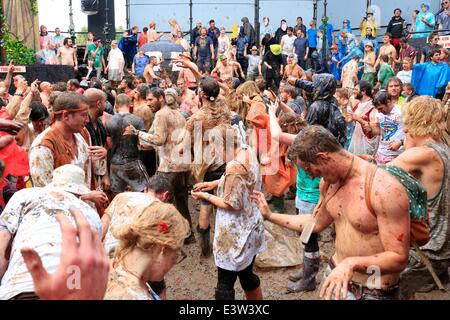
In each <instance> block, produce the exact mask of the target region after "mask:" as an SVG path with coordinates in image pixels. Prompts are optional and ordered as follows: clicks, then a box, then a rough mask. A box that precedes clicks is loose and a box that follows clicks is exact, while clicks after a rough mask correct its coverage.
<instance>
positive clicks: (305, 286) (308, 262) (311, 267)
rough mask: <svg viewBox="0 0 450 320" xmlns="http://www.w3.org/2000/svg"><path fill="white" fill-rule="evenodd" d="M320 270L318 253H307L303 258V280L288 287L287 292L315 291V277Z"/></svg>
mask: <svg viewBox="0 0 450 320" xmlns="http://www.w3.org/2000/svg"><path fill="white" fill-rule="evenodd" d="M319 268H320V253H319V252H307V253H304V258H303V278H302V279H300V280H299V281H297V282H291V283H290V284H289V285H288V292H310V291H314V290H316V276H317V274H318V273H319Z"/></svg>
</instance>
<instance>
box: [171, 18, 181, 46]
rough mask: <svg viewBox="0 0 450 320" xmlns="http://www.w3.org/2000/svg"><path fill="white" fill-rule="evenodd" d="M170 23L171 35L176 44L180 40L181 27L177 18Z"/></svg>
mask: <svg viewBox="0 0 450 320" xmlns="http://www.w3.org/2000/svg"><path fill="white" fill-rule="evenodd" d="M168 22H169V26H170V35H171V36H172V41H173V42H175V41H177V39H178V33H179V32H181V27H180V25H179V24H178V22H177V20H176V19H175V18H171V19H169V21H168Z"/></svg>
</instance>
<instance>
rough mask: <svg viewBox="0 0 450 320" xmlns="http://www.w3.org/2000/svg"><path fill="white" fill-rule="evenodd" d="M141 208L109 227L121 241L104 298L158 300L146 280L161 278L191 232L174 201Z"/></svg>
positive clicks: (176, 257)
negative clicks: (125, 222)
mask: <svg viewBox="0 0 450 320" xmlns="http://www.w3.org/2000/svg"><path fill="white" fill-rule="evenodd" d="M141 210H142V211H141V212H140V213H138V214H137V215H136V217H135V218H134V219H133V220H132V222H131V223H130V224H126V225H120V226H118V227H117V228H113V229H112V233H113V235H114V237H116V238H117V239H118V240H119V241H120V243H119V247H118V248H117V250H116V253H115V255H114V259H113V264H112V271H111V274H110V278H109V283H108V288H107V290H106V296H105V299H106V300H160V298H159V297H158V296H157V295H156V294H155V293H154V292H153V290H152V289H151V288H150V286H149V285H148V282H149V281H153V282H161V281H163V280H164V276H165V275H166V274H167V273H168V272H169V271H170V270H171V269H172V268H173V266H174V265H175V264H176V263H177V261H178V258H179V256H180V253H181V248H182V246H183V242H184V240H185V239H186V238H187V237H188V236H189V234H190V228H189V223H188V222H187V220H186V219H184V218H183V217H182V216H181V214H180V213H179V212H178V211H177V209H176V208H175V207H174V206H173V205H170V204H165V203H161V202H154V203H152V204H151V205H149V206H148V207H146V208H144V209H141Z"/></svg>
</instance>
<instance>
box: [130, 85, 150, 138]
mask: <svg viewBox="0 0 450 320" xmlns="http://www.w3.org/2000/svg"><path fill="white" fill-rule="evenodd" d="M148 91H149V88H148V86H147V85H146V84H145V83H142V84H139V85H138V86H137V87H136V89H135V90H134V92H135V93H134V97H133V110H134V111H133V114H134V115H135V116H137V117H139V118H141V119H142V120H143V121H144V129H145V131H148V130H150V127H151V126H152V123H153V119H154V117H155V116H154V114H153V112H152V110H151V109H150V108H149V107H148V106H147V94H148Z"/></svg>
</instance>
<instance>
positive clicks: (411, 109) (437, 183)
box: [391, 96, 450, 299]
mask: <svg viewBox="0 0 450 320" xmlns="http://www.w3.org/2000/svg"><path fill="white" fill-rule="evenodd" d="M403 114H404V123H405V132H407V133H406V141H405V147H406V151H405V152H404V153H402V154H401V155H400V156H399V157H398V158H397V159H395V160H394V161H393V162H391V164H392V165H394V166H397V167H400V168H403V169H404V170H406V171H408V172H409V173H410V174H411V175H413V176H414V177H416V178H417V179H418V180H419V181H420V183H422V185H423V186H424V187H425V188H426V189H427V192H428V211H429V218H430V220H429V222H430V241H429V242H428V243H427V244H426V245H425V246H423V247H421V250H422V252H423V254H424V255H425V256H426V257H427V258H428V259H429V260H430V262H431V264H432V266H433V270H434V271H435V273H436V275H437V276H438V277H442V276H444V277H445V276H446V274H447V272H448V271H447V270H448V268H449V267H450V247H449V245H448V244H449V243H450V225H449V221H450V220H449V215H450V201H449V194H450V171H449V168H450V150H449V147H448V146H447V145H446V144H445V143H443V132H444V128H445V125H446V123H445V110H444V108H443V106H442V103H441V101H439V100H436V99H433V98H431V97H427V96H423V97H418V98H415V99H414V100H412V102H411V103H410V104H407V105H405V106H404V108H403ZM421 260H422V259H421V258H420V257H419V256H418V253H417V252H416V251H411V252H410V258H409V263H408V267H407V268H406V270H405V271H404V272H403V273H402V275H401V279H402V281H401V287H400V291H401V297H402V298H403V299H410V298H412V297H413V295H414V293H415V292H417V291H419V290H420V289H422V290H423V289H426V288H427V287H428V288H429V289H432V288H433V287H434V280H433V278H432V276H431V273H430V272H429V271H428V269H427V268H426V267H425V265H424V263H423V261H421ZM422 290H421V291H422Z"/></svg>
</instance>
